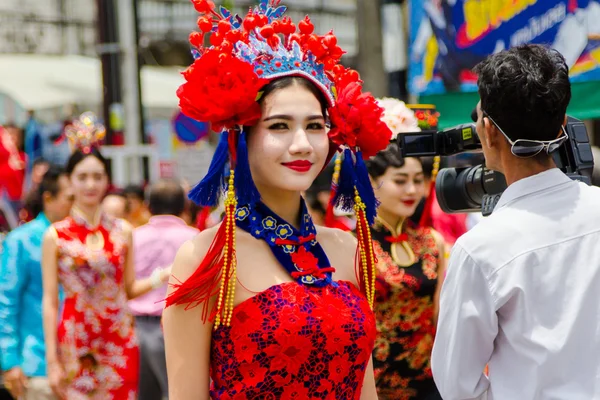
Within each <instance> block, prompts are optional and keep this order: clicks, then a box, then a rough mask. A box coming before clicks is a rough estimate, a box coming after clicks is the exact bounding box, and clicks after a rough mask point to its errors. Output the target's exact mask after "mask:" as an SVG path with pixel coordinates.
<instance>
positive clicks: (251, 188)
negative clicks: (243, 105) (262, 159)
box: [235, 131, 260, 205]
mask: <svg viewBox="0 0 600 400" xmlns="http://www.w3.org/2000/svg"><path fill="white" fill-rule="evenodd" d="M235 192H236V195H237V198H238V203H239V204H243V205H252V204H256V203H258V202H259V201H260V193H259V192H258V189H257V188H256V185H254V180H252V173H251V171H250V164H249V162H248V145H247V142H246V132H244V131H242V132H240V133H239V137H238V145H237V161H236V166H235Z"/></svg>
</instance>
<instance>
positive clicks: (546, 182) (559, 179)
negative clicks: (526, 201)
mask: <svg viewBox="0 0 600 400" xmlns="http://www.w3.org/2000/svg"><path fill="white" fill-rule="evenodd" d="M567 182H571V179H570V178H569V177H568V176H567V175H565V174H564V173H563V172H562V171H561V170H560V169H558V168H552V169H549V170H547V171H544V172H540V173H539V174H536V175H532V176H528V177H527V178H523V179H520V180H518V181H516V182H515V183H513V184H512V185H510V186H509V187H507V188H506V190H505V191H504V192H503V193H502V196H501V197H500V200H499V201H498V203H497V204H496V207H495V208H494V211H497V210H499V209H500V208H502V207H504V206H505V205H507V204H508V203H510V202H512V201H514V200H517V199H519V198H521V197H525V196H528V195H530V194H533V193H536V192H541V191H542V190H546V189H549V188H551V187H554V186H559V185H563V184H565V183H567Z"/></svg>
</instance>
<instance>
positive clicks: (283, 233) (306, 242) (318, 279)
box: [235, 200, 336, 287]
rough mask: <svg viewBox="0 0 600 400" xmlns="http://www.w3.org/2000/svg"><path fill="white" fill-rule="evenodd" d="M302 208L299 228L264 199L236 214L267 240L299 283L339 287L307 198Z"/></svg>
mask: <svg viewBox="0 0 600 400" xmlns="http://www.w3.org/2000/svg"><path fill="white" fill-rule="evenodd" d="M301 207H302V209H301V226H300V230H297V229H295V228H294V227H293V226H292V225H291V224H289V223H287V222H286V221H285V220H283V219H282V218H281V217H279V216H278V215H277V214H275V213H274V212H273V211H272V210H271V209H270V208H269V207H267V206H266V205H265V204H263V203H261V202H259V203H257V204H255V205H253V206H243V207H239V208H238V209H237V210H236V214H235V217H236V224H237V226H238V227H239V228H241V229H243V230H245V231H246V232H248V233H250V234H251V235H252V236H254V237H255V238H256V239H262V240H264V241H265V242H267V244H268V245H269V248H270V249H271V251H272V252H273V255H274V256H275V257H276V258H277V261H279V263H280V264H281V265H282V266H283V267H284V268H285V269H286V270H287V271H288V272H289V274H290V275H291V276H292V278H294V279H295V280H296V281H297V282H298V283H302V284H305V285H313V286H317V287H323V286H327V285H334V286H336V284H335V282H333V281H332V279H331V275H332V272H334V271H335V269H334V268H332V267H331V264H330V263H329V259H328V258H327V255H326V254H325V251H324V250H323V248H322V247H321V245H320V244H319V242H317V240H316V235H317V230H316V228H315V225H314V224H313V222H312V218H311V217H310V215H309V214H308V210H307V209H306V204H305V203H304V200H302V204H301Z"/></svg>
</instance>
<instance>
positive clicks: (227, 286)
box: [166, 170, 237, 329]
mask: <svg viewBox="0 0 600 400" xmlns="http://www.w3.org/2000/svg"><path fill="white" fill-rule="evenodd" d="M233 182H234V172H233V170H231V171H230V176H229V188H228V191H227V198H226V200H225V218H224V219H223V222H222V223H221V226H220V227H219V230H218V231H217V234H216V235H215V238H214V239H213V242H212V243H211V245H210V248H209V249H208V252H207V253H206V256H205V257H204V259H203V260H202V263H200V266H199V267H198V268H197V269H196V271H194V273H193V274H192V276H190V277H189V278H188V279H187V280H186V281H185V282H183V283H181V282H180V283H176V284H174V285H172V286H173V287H174V290H173V292H172V293H171V294H169V296H167V298H166V307H169V306H171V305H174V304H176V305H184V304H185V309H186V310H188V309H190V308H193V307H196V306H198V305H200V304H202V321H203V322H205V323H206V321H207V320H208V321H210V322H214V327H215V329H216V328H218V327H219V325H225V326H229V324H230V322H231V316H232V314H233V303H234V297H235V283H236V259H235V210H236V207H237V203H236V199H235V192H234V188H233ZM219 284H220V285H219ZM213 296H217V302H216V304H215V305H214V307H213V309H212V310H209V303H210V300H211V297H213ZM209 311H210V314H209Z"/></svg>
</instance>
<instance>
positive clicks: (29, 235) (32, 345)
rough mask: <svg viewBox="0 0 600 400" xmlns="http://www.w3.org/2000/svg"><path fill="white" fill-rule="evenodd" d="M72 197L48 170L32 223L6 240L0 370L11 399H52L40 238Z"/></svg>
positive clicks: (61, 175) (64, 179) (0, 278)
mask: <svg viewBox="0 0 600 400" xmlns="http://www.w3.org/2000/svg"><path fill="white" fill-rule="evenodd" d="M72 202H73V194H72V192H71V189H70V182H69V178H68V176H67V174H66V173H65V171H64V169H63V168H61V167H57V166H51V167H50V168H49V169H48V171H47V172H46V174H45V175H44V177H43V179H42V182H41V184H40V186H39V187H38V202H37V207H34V208H35V210H34V215H37V216H36V218H35V219H34V220H33V221H31V222H28V223H27V224H25V225H22V226H20V227H18V228H16V229H15V230H13V231H12V232H10V234H9V235H8V236H7V237H6V239H5V240H4V242H3V246H2V252H1V253H2V258H1V262H0V320H1V321H2V323H0V368H1V369H2V371H4V372H3V380H4V387H5V388H6V389H7V390H8V391H9V392H10V393H11V394H12V396H13V397H14V398H15V399H26V400H48V399H54V397H53V395H52V391H51V390H50V387H49V385H48V382H47V379H46V353H45V345H44V330H43V324H42V295H43V290H42V267H41V255H42V238H43V237H44V232H45V231H46V229H47V228H48V227H49V226H50V224H51V223H54V222H57V221H60V220H61V219H63V218H65V217H66V216H67V215H68V214H69V211H70V209H71V205H72Z"/></svg>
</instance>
